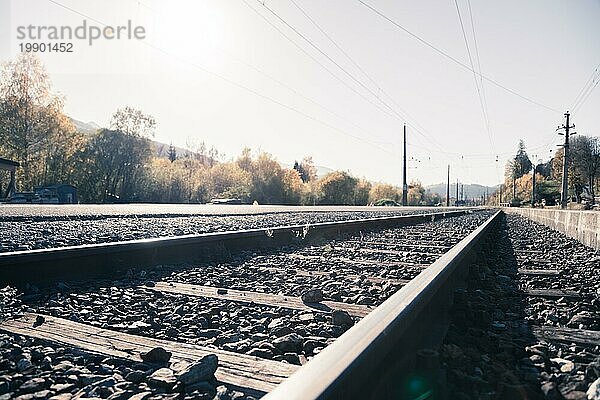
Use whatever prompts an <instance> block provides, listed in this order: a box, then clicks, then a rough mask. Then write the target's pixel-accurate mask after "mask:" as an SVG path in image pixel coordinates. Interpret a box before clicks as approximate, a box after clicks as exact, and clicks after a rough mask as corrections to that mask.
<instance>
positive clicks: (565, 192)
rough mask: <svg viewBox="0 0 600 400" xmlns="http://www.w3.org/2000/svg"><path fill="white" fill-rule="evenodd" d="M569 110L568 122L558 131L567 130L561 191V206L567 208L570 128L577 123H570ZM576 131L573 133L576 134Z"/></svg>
mask: <svg viewBox="0 0 600 400" xmlns="http://www.w3.org/2000/svg"><path fill="white" fill-rule="evenodd" d="M569 116H570V114H569V112H568V111H567V112H566V113H565V117H566V119H567V123H566V124H564V125H563V126H559V127H558V129H556V130H557V131H558V130H560V129H564V130H565V133H564V135H565V143H564V144H563V148H564V152H563V170H562V190H561V192H560V208H567V203H568V201H569V129H571V128H575V124H573V125H572V126H570V125H569ZM575 133H576V132H573V133H571V135H574V134H575ZM559 135H563V133H559Z"/></svg>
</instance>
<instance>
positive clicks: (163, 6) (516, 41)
mask: <svg viewBox="0 0 600 400" xmlns="http://www.w3.org/2000/svg"><path fill="white" fill-rule="evenodd" d="M263 2H264V5H263ZM364 3H365V4H368V5H370V6H372V7H373V8H375V9H377V10H378V11H380V12H381V13H382V14H383V15H385V16H386V17H388V18H389V19H391V20H393V21H394V22H396V23H397V24H399V25H400V26H402V27H403V28H404V29H406V30H408V31H409V32H410V33H412V34H414V35H416V36H418V37H420V38H421V39H422V40H424V41H425V42H427V43H429V44H431V45H433V46H434V47H435V48H437V49H439V50H441V51H442V52H444V53H446V54H447V55H449V56H450V57H453V58H454V59H456V60H458V61H459V62H460V63H463V64H464V65H466V66H467V67H468V68H470V61H469V56H468V53H467V48H466V46H465V39H464V37H463V33H462V30H461V24H460V20H459V14H458V13H457V5H458V7H459V9H460V17H461V18H462V22H463V25H464V30H465V34H466V37H467V40H468V43H469V50H470V52H471V58H472V60H473V65H474V67H475V69H476V70H477V71H479V65H480V66H481V73H482V74H483V75H484V76H485V77H486V78H490V79H491V80H493V81H494V82H497V83H498V84H500V85H502V86H504V87H506V88H508V89H510V90H512V91H514V92H516V93H518V94H519V95H520V96H523V97H526V98H527V99H530V100H532V101H534V102H536V103H539V104H541V105H537V104H533V103H532V102H530V101H527V100H524V99H523V98H522V97H519V96H517V95H515V94H512V93H510V92H508V91H507V90H504V89H502V88H500V87H498V86H496V85H494V84H493V83H491V82H490V81H489V80H483V84H481V82H480V80H478V85H479V91H480V93H481V96H482V97H481V99H482V101H481V103H483V104H484V105H485V106H484V109H485V112H486V115H487V116H488V120H489V126H490V129H489V134H488V131H487V129H486V124H485V122H484V116H483V115H484V114H483V111H482V106H481V104H480V97H479V96H478V91H477V89H476V84H475V79H474V74H473V72H471V71H469V70H468V69H466V68H463V67H462V66H460V65H458V64H457V63H455V62H453V61H451V60H450V59H449V58H447V57H445V56H443V55H441V54H440V53H439V52H437V51H436V50H435V49H432V48H431V47H428V46H427V45H426V44H424V43H423V42H421V41H419V40H418V39H416V38H415V37H414V36H411V35H410V34H409V33H407V32H406V31H403V30H401V29H400V28H399V27H397V26H395V25H393V24H392V23H391V22H389V21H388V20H386V19H384V18H383V17H382V16H380V15H377V14H375V13H374V12H373V11H372V10H370V9H369V8H367V7H366V6H365V5H364V4H361V2H360V1H357V0H344V1H342V0H328V1H318V0H293V1H292V0H261V1H260V2H259V1H257V0H187V1H183V0H182V1H159V0H140V1H138V0H103V1H91V0H85V1H83V0H78V1H75V0H52V1H50V0H18V1H17V0H12V1H11V0H0V61H3V62H4V61H7V60H9V59H12V58H14V57H15V56H16V54H18V52H19V44H20V43H25V42H27V41H21V40H17V27H18V26H28V25H30V24H31V25H43V26H51V25H52V26H62V25H67V26H71V27H73V28H75V27H77V26H80V25H81V24H82V21H83V20H84V19H86V20H87V24H88V25H95V26H100V27H102V26H103V24H104V25H111V26H118V25H126V24H127V21H128V20H131V22H132V24H133V25H134V26H137V25H139V26H143V27H144V28H145V31H146V39H145V40H126V39H120V40H107V39H99V40H97V41H96V42H94V44H93V45H91V46H90V45H88V44H87V42H86V41H84V40H65V42H69V41H70V42H73V53H68V54H66V53H41V54H40V56H41V58H42V60H43V61H44V63H45V64H46V66H47V68H48V71H49V72H50V76H51V79H52V82H53V84H54V87H55V89H56V90H57V91H59V92H60V93H62V94H63V95H64V96H65V111H66V112H67V114H68V115H70V116H72V117H74V118H76V119H79V120H82V121H85V122H88V121H94V122H96V123H98V124H100V125H103V126H105V125H107V124H108V123H109V121H110V116H111V115H112V113H113V112H114V111H115V109H117V108H119V107H123V106H125V105H130V106H132V107H136V108H139V109H141V110H143V111H144V112H146V113H149V114H151V115H153V116H154V117H155V118H156V120H157V122H158V127H157V135H156V139H157V140H159V141H162V142H165V143H169V142H172V143H173V144H175V145H178V146H185V144H186V141H187V139H188V138H195V139H196V140H203V141H205V142H206V143H208V144H209V145H213V146H215V147H216V148H218V149H219V150H220V151H221V152H224V153H225V154H226V156H227V158H232V157H235V156H237V155H238V154H239V153H240V151H241V149H242V148H243V147H245V146H248V147H251V148H253V149H255V150H258V149H261V150H264V151H267V152H269V153H271V154H273V155H274V156H275V157H276V158H277V159H279V160H280V161H281V162H284V163H291V162H293V160H294V159H300V158H302V157H303V156H305V155H312V156H313V159H314V160H315V162H316V164H318V165H323V166H327V167H330V168H334V169H342V170H349V171H351V172H352V173H353V174H355V175H357V176H361V177H366V178H368V179H370V180H374V181H385V182H390V183H394V184H400V183H401V180H402V163H401V154H402V153H401V150H402V126H403V123H404V122H406V123H407V124H408V127H407V135H408V141H407V142H408V152H409V157H410V158H411V160H410V162H409V169H408V177H409V180H412V179H419V180H421V181H422V182H423V183H425V184H430V183H438V182H444V181H445V179H446V168H447V165H448V164H450V165H451V175H452V177H451V179H452V180H453V181H454V180H455V179H457V178H458V179H460V180H461V181H463V182H465V183H481V184H487V185H492V184H495V183H498V182H499V181H500V180H501V178H502V175H503V169H504V163H505V161H506V160H507V159H508V158H509V157H510V156H511V155H512V154H514V152H515V150H516V146H517V142H518V140H519V139H521V138H522V139H524V140H525V143H526V145H527V148H528V151H529V153H530V155H536V156H537V157H536V158H541V159H547V158H549V156H550V151H551V150H554V149H556V144H557V143H559V142H560V140H561V137H560V136H558V135H556V134H555V129H556V127H557V125H559V124H562V123H563V122H564V118H563V113H564V112H565V111H567V110H571V107H572V106H573V103H574V101H575V100H576V98H577V95H578V93H579V92H580V91H581V89H582V88H584V84H585V83H586V81H587V80H588V78H590V77H591V76H592V74H593V72H594V69H595V68H596V67H598V65H599V64H600V23H598V21H600V2H599V1H593V0H579V1H576V2H574V1H567V0H562V1H550V0H535V1H534V0H529V1H517V0H509V1H490V0H481V1H476V0H473V1H472V2H470V4H469V0H457V3H455V1H454V0H427V1H382V0H364ZM469 7H470V8H471V12H469ZM269 9H270V10H272V12H271V11H270V10H269ZM302 11H304V13H305V14H303V12H302ZM307 16H308V17H310V18H311V19H312V20H313V21H314V22H315V23H316V24H317V25H318V27H319V28H320V29H321V30H322V31H320V30H319V29H318V28H317V27H316V26H315V25H314V24H313V23H312V22H311V20H309V19H308V18H307ZM471 16H472V21H473V25H471ZM278 17H279V18H281V19H279V18H278ZM282 21H285V22H286V23H287V24H289V25H290V26H292V27H293V28H294V29H295V30H296V31H297V32H299V33H300V34H302V35H304V36H305V37H306V38H307V39H309V40H310V41H311V42H312V43H313V44H314V46H315V47H312V46H311V45H310V44H309V43H308V42H306V41H304V40H303V39H302V38H301V37H300V36H299V35H298V34H297V33H296V32H294V31H293V30H291V29H290V27H289V26H287V25H285V23H284V22H282ZM269 22H270V23H272V24H273V25H275V27H276V28H277V29H278V30H279V31H278V30H277V29H276V28H274V27H273V26H271V25H270V24H269ZM323 32H324V33H325V34H327V35H328V36H329V37H330V38H332V39H333V40H334V41H335V43H336V45H337V46H338V47H336V45H334V44H333V43H332V42H331V41H330V40H329V39H328V38H327V36H325V35H324V33H323ZM473 32H474V33H475V36H474V35H473ZM284 34H285V35H286V36H287V38H286V36H284ZM474 37H475V39H476V43H477V47H475V41H474ZM290 40H291V41H293V42H294V43H295V44H294V43H292V42H291V41H290ZM316 48H318V49H320V50H321V51H322V52H323V53H324V54H326V56H325V55H324V54H322V53H321V52H319V51H318V50H317V49H316ZM340 49H341V50H340ZM477 53H478V55H479V61H478V59H477ZM346 55H348V56H349V58H348V57H347V56H346ZM315 60H316V61H315ZM332 60H333V61H334V62H335V64H334V63H333V62H332ZM336 64H337V65H336ZM340 67H341V68H340ZM599 69H600V68H599ZM365 73H366V74H365ZM598 79H600V78H598V77H596V81H597V80H598ZM546 107H548V108H546ZM599 110H600V89H598V90H596V91H593V92H592V93H591V94H590V96H589V97H587V99H586V101H585V102H584V103H583V104H582V105H581V106H580V107H579V108H578V109H576V112H575V113H574V114H573V116H572V121H573V122H574V123H575V124H576V126H577V128H576V131H578V132H579V133H584V134H588V135H592V136H597V135H600V128H599V127H600V112H599ZM496 157H497V158H498V162H496Z"/></svg>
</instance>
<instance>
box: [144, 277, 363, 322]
mask: <svg viewBox="0 0 600 400" xmlns="http://www.w3.org/2000/svg"><path fill="white" fill-rule="evenodd" d="M144 287H145V288H146V289H151V290H156V291H158V292H161V293H172V294H180V295H187V296H197V297H209V298H213V299H223V300H229V301H236V302H241V303H255V304H262V305H265V306H271V307H283V308H290V309H293V310H302V311H315V312H329V311H334V310H342V311H346V312H347V313H348V314H350V315H354V316H356V317H361V318H362V317H364V316H366V315H367V314H368V313H370V312H371V310H373V308H374V307H369V306H363V305H358V304H348V303H341V302H337V301H323V302H320V303H304V302H302V300H301V299H300V297H294V296H284V295H280V294H269V293H259V292H249V291H245V290H234V289H225V288H219V287H214V286H201V285H191V284H188V283H173V282H156V283H155V285H154V286H147V287H146V286H144Z"/></svg>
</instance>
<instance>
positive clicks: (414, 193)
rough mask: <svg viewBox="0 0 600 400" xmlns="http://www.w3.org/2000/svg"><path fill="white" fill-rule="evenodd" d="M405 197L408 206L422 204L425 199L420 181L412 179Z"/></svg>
mask: <svg viewBox="0 0 600 400" xmlns="http://www.w3.org/2000/svg"><path fill="white" fill-rule="evenodd" d="M407 197H408V205H409V206H419V205H423V202H424V200H425V188H423V185H421V182H419V181H412V182H411V183H410V185H408V196H407Z"/></svg>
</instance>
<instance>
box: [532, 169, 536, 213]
mask: <svg viewBox="0 0 600 400" xmlns="http://www.w3.org/2000/svg"><path fill="white" fill-rule="evenodd" d="M536 169H537V164H535V162H534V164H533V176H532V177H531V207H535V170H536Z"/></svg>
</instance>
